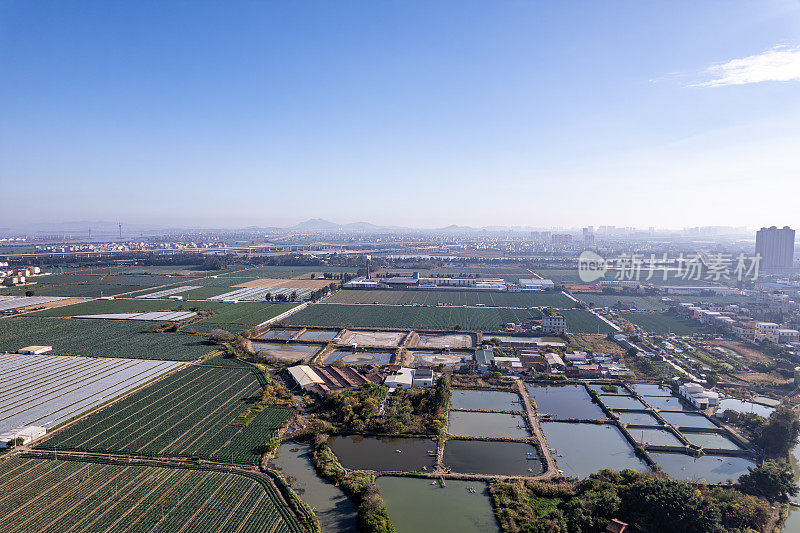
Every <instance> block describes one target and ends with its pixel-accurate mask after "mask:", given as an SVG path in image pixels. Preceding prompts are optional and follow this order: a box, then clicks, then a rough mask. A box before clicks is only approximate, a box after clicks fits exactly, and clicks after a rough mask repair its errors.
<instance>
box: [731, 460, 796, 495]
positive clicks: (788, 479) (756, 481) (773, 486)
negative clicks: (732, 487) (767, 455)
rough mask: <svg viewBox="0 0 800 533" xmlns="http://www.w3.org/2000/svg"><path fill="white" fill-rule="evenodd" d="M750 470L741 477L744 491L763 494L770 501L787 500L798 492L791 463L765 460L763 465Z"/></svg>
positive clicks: (740, 481) (740, 482) (740, 480)
mask: <svg viewBox="0 0 800 533" xmlns="http://www.w3.org/2000/svg"><path fill="white" fill-rule="evenodd" d="M748 470H749V472H748V473H747V474H745V475H743V476H741V477H740V478H739V484H740V485H741V489H742V492H744V493H746V494H752V495H754V496H761V497H764V498H766V499H768V500H770V501H780V502H785V501H787V500H788V497H789V496H795V495H796V494H797V492H798V490H797V486H796V485H795V483H794V474H793V473H792V467H791V466H790V465H789V463H786V462H783V461H764V463H763V464H762V465H761V466H758V467H756V468H753V467H750V468H748Z"/></svg>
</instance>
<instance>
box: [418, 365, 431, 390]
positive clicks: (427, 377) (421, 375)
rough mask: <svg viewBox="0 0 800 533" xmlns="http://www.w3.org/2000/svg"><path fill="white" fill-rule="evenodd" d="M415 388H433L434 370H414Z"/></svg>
mask: <svg viewBox="0 0 800 533" xmlns="http://www.w3.org/2000/svg"><path fill="white" fill-rule="evenodd" d="M413 384H414V386H415V387H433V370H431V369H429V368H417V369H416V370H414V381H413Z"/></svg>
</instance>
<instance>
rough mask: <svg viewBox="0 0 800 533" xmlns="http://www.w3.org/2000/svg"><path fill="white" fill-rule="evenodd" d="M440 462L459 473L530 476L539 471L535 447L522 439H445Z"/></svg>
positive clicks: (540, 469)
mask: <svg viewBox="0 0 800 533" xmlns="http://www.w3.org/2000/svg"><path fill="white" fill-rule="evenodd" d="M444 465H445V466H446V467H448V468H450V469H451V470H452V471H453V472H458V473H460V474H499V475H505V476H533V475H536V474H541V473H542V471H543V467H542V460H541V458H540V457H539V454H538V453H537V451H536V447H535V446H533V445H531V444H525V443H523V442H503V441H496V442H493V441H485V440H455V439H449V440H448V441H447V442H446V443H445V446H444Z"/></svg>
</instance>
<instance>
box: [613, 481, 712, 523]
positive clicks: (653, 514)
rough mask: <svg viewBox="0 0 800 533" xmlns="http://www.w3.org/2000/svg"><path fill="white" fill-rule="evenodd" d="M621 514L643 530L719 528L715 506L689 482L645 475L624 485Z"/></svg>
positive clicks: (621, 494)
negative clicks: (632, 482) (626, 485)
mask: <svg viewBox="0 0 800 533" xmlns="http://www.w3.org/2000/svg"><path fill="white" fill-rule="evenodd" d="M620 496H621V500H622V508H623V509H624V514H625V515H626V516H628V517H629V518H630V519H633V520H635V521H636V523H637V525H641V526H644V527H642V528H641V529H643V530H644V531H664V532H666V531H675V532H677V531H685V532H696V533H700V532H705V531H719V530H720V522H721V520H722V514H721V512H720V509H719V507H718V506H717V505H716V504H715V503H714V502H713V501H712V500H709V499H707V498H703V496H702V493H701V492H700V490H698V489H696V488H694V487H693V486H692V485H690V484H689V483H686V482H683V481H677V480H674V479H658V478H647V479H642V480H640V481H637V482H636V483H634V484H632V485H630V486H628V487H626V488H624V489H623V490H622V491H621V493H620Z"/></svg>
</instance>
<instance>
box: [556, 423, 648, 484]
mask: <svg viewBox="0 0 800 533" xmlns="http://www.w3.org/2000/svg"><path fill="white" fill-rule="evenodd" d="M542 431H544V434H545V438H546V439H547V445H548V446H549V447H550V449H551V450H553V456H554V457H555V459H556V464H557V465H558V468H559V469H561V470H563V472H564V475H565V476H568V477H570V476H574V477H579V478H586V477H589V474H594V473H595V472H597V471H598V470H600V469H603V468H611V469H613V470H624V469H625V468H630V469H633V470H638V471H639V472H647V471H649V470H650V469H649V468H648V466H647V463H645V462H644V461H642V460H641V459H639V458H638V457H636V454H635V453H634V451H633V447H632V446H631V445H630V443H629V442H628V441H627V440H625V437H624V436H623V435H622V433H620V431H619V429H617V427H616V426H613V425H611V424H580V423H570V422H545V423H543V424H542Z"/></svg>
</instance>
